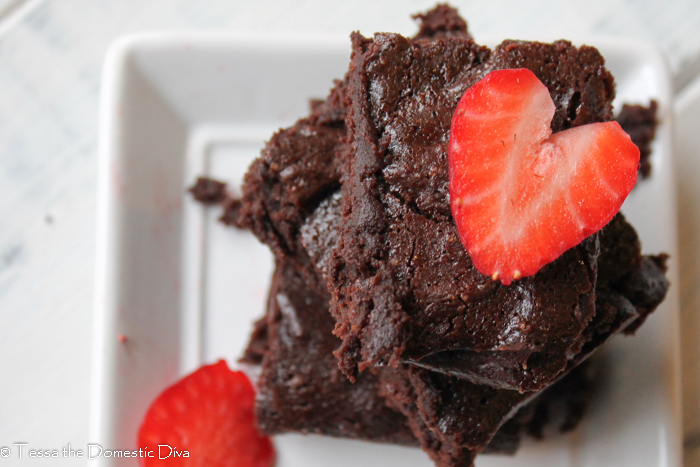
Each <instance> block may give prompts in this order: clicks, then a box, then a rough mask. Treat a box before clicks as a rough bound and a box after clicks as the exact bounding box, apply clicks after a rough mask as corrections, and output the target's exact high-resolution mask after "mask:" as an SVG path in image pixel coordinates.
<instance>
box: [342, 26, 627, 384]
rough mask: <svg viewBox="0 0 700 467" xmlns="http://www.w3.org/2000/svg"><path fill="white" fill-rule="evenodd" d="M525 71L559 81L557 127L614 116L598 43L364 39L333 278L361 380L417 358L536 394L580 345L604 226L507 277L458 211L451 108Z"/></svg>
mask: <svg viewBox="0 0 700 467" xmlns="http://www.w3.org/2000/svg"><path fill="white" fill-rule="evenodd" d="M515 67H525V68H529V69H530V70H532V71H533V72H534V73H535V74H536V75H537V76H538V77H539V78H540V80H541V81H542V82H543V83H544V84H545V85H546V86H547V87H548V89H549V91H550V94H551V96H552V98H553V100H554V102H555V104H556V112H555V115H554V119H553V121H552V129H553V131H561V130H564V129H567V128H570V127H574V126H578V125H582V124H586V123H592V122H598V121H605V120H609V119H610V118H611V116H612V113H611V108H612V107H611V102H612V99H613V97H614V83H613V78H612V76H611V75H610V73H609V72H608V71H607V70H606V69H605V67H604V63H603V58H602V57H601V56H600V54H599V53H598V51H597V50H595V49H593V48H591V47H586V46H583V47H579V48H576V47H574V46H572V45H571V44H570V43H568V42H565V41H559V42H556V43H554V44H541V43H529V42H516V41H506V42H504V43H502V44H501V45H499V46H498V47H496V48H495V49H494V50H489V49H488V48H486V47H483V46H480V45H477V44H475V43H474V42H473V41H471V40H469V39H466V38H464V37H448V38H445V39H441V40H436V41H426V40H410V39H407V38H404V37H402V36H400V35H398V34H377V35H375V36H374V38H372V39H367V38H364V37H362V36H360V35H359V34H354V35H353V57H352V62H351V67H350V71H349V80H348V85H347V91H346V92H347V94H348V102H349V113H348V116H347V118H346V123H347V126H348V133H349V134H348V141H349V144H350V148H349V150H348V151H347V152H346V155H347V156H346V157H345V158H344V162H343V170H344V174H345V175H344V180H343V184H342V191H343V207H342V219H341V222H340V227H339V228H340V243H339V246H338V248H336V250H335V251H334V254H333V257H332V261H331V273H330V275H329V277H330V279H329V286H330V290H331V292H332V296H333V301H332V304H331V311H332V313H333V315H334V317H335V318H336V320H337V321H338V326H337V328H336V332H337V334H338V335H339V337H341V338H342V339H343V345H342V346H341V348H340V349H339V351H338V352H337V356H338V357H339V359H340V365H341V369H342V370H343V371H344V372H345V373H346V374H348V376H349V377H351V378H352V377H354V376H355V375H356V374H357V372H358V370H363V369H365V368H367V367H371V366H373V365H378V364H388V365H398V364H400V363H402V362H410V363H413V364H418V365H422V366H426V367H428V368H432V369H435V370H438V371H446V372H452V373H455V374H460V375H461V376H462V377H464V378H468V379H470V380H472V381H473V382H477V383H480V384H489V385H493V386H495V387H502V388H509V389H517V390H521V391H532V390H537V389H539V388H542V387H546V385H547V384H549V382H551V381H552V380H553V379H555V378H556V377H557V375H558V374H559V373H560V372H561V371H563V370H564V368H566V366H567V363H568V362H569V361H570V360H571V359H572V358H574V357H575V355H577V354H578V353H579V352H580V351H581V348H582V346H583V344H584V342H585V335H584V330H585V329H586V327H587V326H588V324H589V322H590V321H591V320H592V319H593V318H594V316H595V286H596V274H597V256H598V251H597V244H598V241H597V235H594V236H592V237H590V238H589V239H587V240H586V241H584V242H583V243H582V244H581V245H579V246H577V247H574V248H572V249H571V250H569V251H567V252H566V253H565V254H564V255H562V257H560V258H559V259H557V260H556V261H554V262H553V263H551V264H549V265H547V266H546V267H544V268H543V269H542V270H541V271H540V272H539V273H538V274H537V275H535V276H532V277H528V278H525V279H522V280H519V281H517V282H515V283H513V284H512V285H511V286H503V285H502V284H500V283H498V282H495V281H492V280H491V278H489V277H486V276H484V275H482V274H480V273H479V272H478V271H476V269H475V268H474V266H473V265H472V263H471V260H470V258H469V255H468V254H467V253H466V251H465V250H464V247H463V246H462V244H461V243H460V241H459V236H458V234H457V230H456V227H455V225H454V221H453V220H452V215H451V210H450V204H449V196H448V193H449V187H448V164H447V142H448V137H449V126H450V119H451V116H452V113H453V111H454V109H455V107H456V105H457V102H458V101H459V99H460V97H461V96H462V94H463V93H464V92H465V91H466V89H468V88H469V87H470V86H471V85H473V84H474V83H475V82H476V81H478V80H479V79H481V78H483V76H485V74H487V73H488V72H489V71H491V70H495V69H501V68H515ZM455 363H456V364H455ZM494 368H495V371H494Z"/></svg>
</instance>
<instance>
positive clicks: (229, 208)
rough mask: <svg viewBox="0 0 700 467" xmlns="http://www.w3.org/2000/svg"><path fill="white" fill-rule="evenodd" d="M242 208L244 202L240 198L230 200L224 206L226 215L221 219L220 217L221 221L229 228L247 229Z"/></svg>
mask: <svg viewBox="0 0 700 467" xmlns="http://www.w3.org/2000/svg"><path fill="white" fill-rule="evenodd" d="M242 207H243V202H242V201H241V199H240V198H229V199H228V200H227V201H226V205H225V206H224V213H223V214H222V215H221V217H219V221H220V222H222V223H224V224H225V225H228V226H229V227H236V228H238V229H246V226H245V225H244V224H243V218H242V215H241V209H242Z"/></svg>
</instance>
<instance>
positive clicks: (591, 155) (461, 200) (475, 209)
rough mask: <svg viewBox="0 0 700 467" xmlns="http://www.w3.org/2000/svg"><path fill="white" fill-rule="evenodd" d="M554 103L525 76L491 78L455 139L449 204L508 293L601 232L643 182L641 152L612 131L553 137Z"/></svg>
mask: <svg viewBox="0 0 700 467" xmlns="http://www.w3.org/2000/svg"><path fill="white" fill-rule="evenodd" d="M554 110H555V107H554V102H552V99H551V97H550V95H549V91H548V90H547V88H546V87H545V86H544V85H543V84H542V82H540V80H539V79H537V77H536V76H535V75H534V73H532V72H531V71H530V70H527V69H515V70H499V71H493V72H491V73H489V74H488V75H487V76H486V77H485V78H484V79H482V80H481V81H479V82H478V83H477V84H475V85H474V86H472V87H471V88H470V89H469V90H468V91H467V92H466V93H465V94H464V96H462V99H461V101H460V102H459V105H458V106H457V110H456V111H455V113H454V115H453V117H452V127H451V130H450V143H449V161H450V199H451V207H452V214H453V216H454V219H455V223H456V225H457V230H458V231H459V235H460V237H461V240H462V243H463V244H464V246H465V248H466V249H467V251H468V252H469V255H470V256H471V258H472V260H473V262H474V266H475V267H476V268H477V269H478V270H479V271H480V272H482V273H483V274H487V275H489V276H492V277H493V279H494V280H496V279H500V280H501V282H503V283H504V284H506V285H507V284H510V283H511V282H512V281H513V280H514V279H516V280H517V279H519V278H520V277H524V276H530V275H533V274H535V273H536V272H537V271H539V270H540V269H541V268H542V267H543V266H544V265H545V264H547V263H549V262H551V261H554V260H555V259H556V258H558V257H559V256H560V255H561V254H562V253H564V252H565V251H566V250H568V249H569V248H571V247H573V246H575V245H577V244H579V243H580V242H581V241H582V240H583V239H584V238H586V237H587V236H589V235H591V234H593V233H594V232H597V231H598V230H600V229H601V228H602V227H603V226H605V225H606V224H607V223H608V222H609V221H610V219H612V217H613V216H614V215H615V214H616V213H617V212H618V211H619V209H620V206H621V205H622V203H623V201H624V200H625V198H626V197H627V195H628V194H629V192H630V191H631V190H632V188H633V187H634V185H635V183H636V181H637V171H638V168H639V149H637V147H636V146H635V145H634V144H633V143H632V141H631V140H630V137H629V136H628V135H627V133H625V132H624V131H623V130H622V128H620V125H618V124H617V123H616V122H606V123H594V124H590V125H584V126H580V127H577V128H572V129H569V130H566V131H562V132H559V133H556V134H552V131H551V129H550V123H551V121H552V117H553V116H554Z"/></svg>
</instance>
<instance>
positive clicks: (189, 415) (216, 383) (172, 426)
mask: <svg viewBox="0 0 700 467" xmlns="http://www.w3.org/2000/svg"><path fill="white" fill-rule="evenodd" d="M254 402H255V390H254V389H253V386H252V384H251V383H250V380H249V379H248V377H247V376H246V375H245V374H244V373H242V372H240V371H231V370H230V369H229V368H228V366H227V365H226V362H224V361H223V360H222V361H219V362H218V363H216V364H214V365H207V366H203V367H201V368H200V369H199V370H197V371H195V372H194V373H192V374H190V375H188V376H186V377H185V378H183V379H181V380H180V381H178V382H177V383H175V384H174V385H173V386H170V387H169V388H167V389H166V390H165V391H163V392H162V393H161V394H160V396H158V398H157V399H156V400H155V401H154V402H153V404H152V405H151V407H150V408H149V410H148V412H147V413H146V416H145V418H144V420H143V423H142V425H141V428H140V429H139V433H138V446H139V448H140V449H142V450H143V451H144V452H146V451H151V452H152V455H153V457H141V458H140V464H141V466H145V467H148V466H152V465H157V466H181V467H184V466H188V467H194V466H197V467H199V466H201V467H205V466H206V467H233V466H237V467H271V466H273V465H274V463H275V451H274V447H273V446H272V442H271V441H270V439H269V438H267V437H265V436H262V435H261V434H260V433H259V432H258V430H257V428H256V426H255V414H254V411H253V405H254ZM159 445H165V446H169V448H172V449H173V452H172V453H171V451H170V450H169V448H161V449H160V450H159V447H158V446H159ZM184 452H187V456H188V457H181V456H182V455H183V454H184ZM159 453H160V454H161V456H160V457H162V456H165V455H167V454H170V456H169V457H167V458H166V459H159ZM177 453H179V454H180V456H177Z"/></svg>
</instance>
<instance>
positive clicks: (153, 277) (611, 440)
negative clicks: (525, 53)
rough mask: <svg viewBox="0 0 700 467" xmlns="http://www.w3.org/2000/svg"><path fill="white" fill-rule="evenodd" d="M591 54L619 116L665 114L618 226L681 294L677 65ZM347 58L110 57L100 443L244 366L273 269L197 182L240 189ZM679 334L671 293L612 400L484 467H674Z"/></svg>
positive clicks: (401, 457)
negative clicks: (631, 233)
mask: <svg viewBox="0 0 700 467" xmlns="http://www.w3.org/2000/svg"><path fill="white" fill-rule="evenodd" d="M494 42H496V41H494ZM585 42H586V43H589V44H592V45H595V46H597V47H598V48H599V49H600V50H601V52H602V53H603V55H604V56H605V57H606V60H607V65H608V67H609V69H610V70H611V71H612V72H613V74H614V75H615V77H616V80H617V91H618V99H617V103H621V102H631V103H643V104H646V103H648V101H649V99H650V98H654V99H656V100H657V101H658V102H659V111H660V118H661V125H660V126H659V129H658V133H657V137H656V140H655V142H654V145H653V156H652V163H653V175H652V178H651V179H650V180H646V181H642V182H640V184H639V186H638V187H637V189H635V190H634V192H633V193H632V194H631V195H630V197H629V199H628V201H627V202H626V204H625V206H624V208H623V211H624V212H625V214H626V215H627V217H628V218H629V220H630V221H631V222H632V224H633V225H635V226H636V228H637V229H638V231H639V234H640V236H641V238H642V241H643V245H644V250H645V252H649V253H655V252H661V251H665V252H669V253H671V254H672V255H674V256H673V257H672V259H671V261H670V271H669V276H670V278H671V281H672V283H674V284H677V283H678V281H677V273H676V270H677V269H676V258H675V254H676V251H677V250H676V217H675V216H676V213H675V194H674V181H673V175H672V174H673V170H672V169H673V167H672V158H671V144H670V143H671V134H672V133H671V122H670V106H671V97H670V96H671V94H670V91H669V83H668V76H667V72H666V68H665V65H664V62H663V60H662V58H661V57H660V56H659V55H658V54H657V53H656V52H655V51H654V50H653V49H650V48H646V47H645V46H640V45H639V44H638V43H632V42H620V41H612V40H596V39H588V40H587V41H585ZM578 43H582V42H581V41H579V42H578ZM349 52H350V48H349V41H348V39H347V38H345V37H340V38H338V37H318V36H315V37H294V38H290V37H276V38H275V37H269V36H266V37H250V36H246V37H237V36H232V35H211V34H208V35H203V34H161V35H139V36H134V37H130V38H127V39H124V40H121V41H119V42H118V43H117V44H115V45H114V46H113V47H112V49H111V51H110V53H109V55H108V58H107V61H106V65H105V71H104V81H103V94H102V107H101V116H100V118H101V126H100V131H101V134H100V174H99V177H100V178H99V187H100V188H99V189H100V193H99V209H100V211H99V216H98V219H99V226H98V236H99V238H98V251H97V286H96V297H95V345H94V368H93V380H92V393H93V400H92V406H91V438H90V442H91V443H99V444H100V445H102V447H103V448H104V449H109V450H115V449H133V448H134V447H135V443H136V432H137V429H138V426H139V423H140V420H141V417H142V416H143V414H144V413H145V411H146V409H147V407H148V405H149V404H150V402H151V401H152V400H153V399H154V398H155V396H156V395H157V394H158V393H159V392H160V391H161V390H163V389H164V388H165V387H166V386H167V385H169V384H171V383H173V382H174V381H176V380H177V379H178V378H179V377H180V376H182V375H184V374H185V373H188V372H190V371H192V370H194V369H195V368H196V367H198V366H199V365H200V364H202V363H204V362H213V361H215V360H217V359H218V358H222V357H223V358H226V359H227V360H228V362H229V364H230V365H232V366H236V363H235V362H236V358H237V357H238V356H240V355H241V352H242V351H243V349H244V347H245V345H246V343H247V339H248V335H249V333H250V330H251V324H252V322H253V321H254V319H256V318H257V317H259V316H261V315H262V313H263V308H264V303H265V298H266V297H265V296H266V289H267V286H268V283H269V278H270V274H271V271H272V258H271V256H270V254H269V253H268V251H267V249H266V248H265V247H263V246H261V245H259V244H258V243H257V241H256V240H255V239H254V238H253V237H252V235H250V234H248V233H245V232H240V231H236V230H235V229H231V228H226V227H224V226H223V225H221V224H219V223H218V222H216V218H217V216H218V214H219V211H218V210H217V209H204V208H203V207H202V206H200V205H197V204H196V203H195V202H193V201H192V200H191V199H190V197H189V196H188V195H187V194H186V188H187V187H188V186H190V185H191V184H192V183H193V181H194V180H195V178H196V176H198V175H208V176H212V177H215V178H219V179H223V180H226V181H228V182H230V183H231V184H232V185H233V186H234V187H235V186H237V185H238V184H239V183H240V180H241V178H242V175H243V173H244V172H245V169H246V168H247V166H248V164H249V163H250V162H251V160H252V159H253V158H255V157H256V156H257V155H258V153H259V151H260V149H261V147H262V145H263V143H264V141H265V140H267V139H269V137H270V136H271V134H272V132H273V131H275V130H276V129H278V128H280V127H283V126H287V125H290V124H292V123H293V122H294V121H295V120H296V119H297V118H299V117H300V116H303V115H305V114H306V113H307V108H308V99H309V98H312V97H320V98H322V97H324V96H325V95H326V93H327V91H328V89H329V88H330V86H331V83H332V80H333V79H334V78H339V77H342V76H343V74H344V72H345V70H346V69H347V66H348V58H349ZM677 317H678V299H677V288H675V287H672V288H671V291H670V293H669V296H668V298H667V299H666V301H665V303H664V304H663V305H662V306H661V307H660V309H659V310H658V311H657V312H656V313H654V315H653V316H652V317H651V318H650V319H649V320H648V322H647V324H646V325H645V326H644V327H643V328H642V329H641V330H640V332H639V333H638V335H637V336H636V337H635V338H624V337H616V338H614V339H613V340H612V341H611V342H610V343H609V344H608V345H606V348H605V354H606V356H607V358H606V361H607V362H608V365H607V371H606V375H605V376H606V379H605V384H604V385H603V388H602V389H601V392H600V394H599V395H598V397H597V398H596V399H595V401H594V403H593V406H592V407H591V409H590V411H589V413H588V415H587V417H586V418H585V421H584V422H583V423H582V425H581V426H580V428H579V429H577V430H576V431H575V432H574V433H573V434H571V435H568V436H559V437H556V438H555V439H553V440H549V441H547V442H543V443H530V442H528V443H525V445H524V446H523V448H522V449H521V451H520V452H519V453H518V455H517V456H516V457H513V458H510V457H499V456H482V457H480V458H479V459H478V461H477V465H479V466H482V467H486V466H492V467H495V466H514V465H518V466H541V465H557V466H572V467H573V466H579V467H581V466H591V467H592V466H622V465H625V466H627V465H635V466H638V467H642V466H649V467H652V466H653V467H676V466H679V465H680V436H679V433H680V432H679V416H678V415H679V406H678V403H679V398H678V353H677V345H678V332H677V331H678V330H677ZM120 336H124V337H126V340H125V341H124V340H123V339H120ZM276 445H277V448H278V453H279V461H278V466H279V467H291V466H296V467H299V466H303V467H314V466H329V465H334V466H357V465H363V466H365V467H370V466H386V465H403V466H404V467H414V466H415V467H418V466H430V465H431V463H430V461H429V460H428V458H427V456H426V455H425V454H423V453H422V452H421V451H419V450H418V449H411V448H400V447H394V446H381V445H376V444H371V443H361V442H359V441H349V440H338V439H329V438H323V437H317V436H307V437H304V436H299V435H285V436H280V437H277V439H276ZM94 465H102V466H107V465H109V466H121V465H136V462H135V460H134V459H109V458H100V459H98V460H97V461H96V462H95V463H94Z"/></svg>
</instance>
